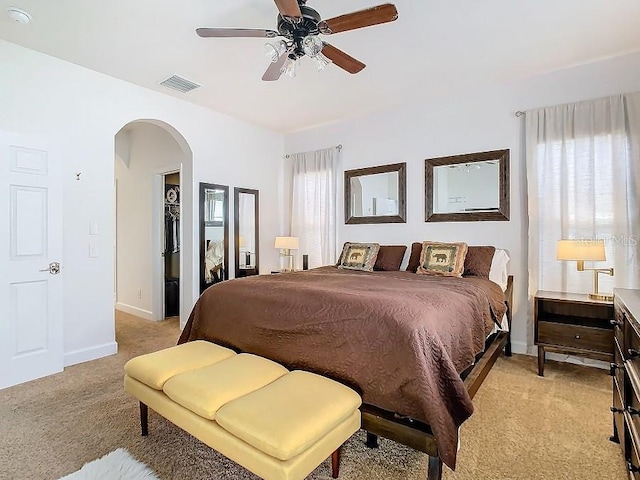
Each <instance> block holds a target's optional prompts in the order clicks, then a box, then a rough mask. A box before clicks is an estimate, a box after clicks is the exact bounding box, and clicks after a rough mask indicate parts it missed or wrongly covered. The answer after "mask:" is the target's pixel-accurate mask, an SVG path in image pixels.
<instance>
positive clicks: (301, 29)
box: [196, 0, 398, 81]
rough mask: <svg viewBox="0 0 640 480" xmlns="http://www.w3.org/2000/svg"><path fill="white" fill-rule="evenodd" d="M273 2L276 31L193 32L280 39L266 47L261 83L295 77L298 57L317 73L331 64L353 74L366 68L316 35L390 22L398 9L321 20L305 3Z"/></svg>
mask: <svg viewBox="0 0 640 480" xmlns="http://www.w3.org/2000/svg"><path fill="white" fill-rule="evenodd" d="M274 1H275V4H276V6H277V7H278V11H279V12H280V13H279V14H278V19H277V26H278V27H277V28H278V30H277V31H276V30H262V29H253V28H198V29H197V30H196V33H197V34H198V35H199V36H201V37H203V38H210V37H214V38H231V37H255V38H270V39H271V38H276V37H283V39H281V40H279V41H277V42H276V43H273V44H270V43H267V45H266V47H267V54H268V55H269V56H270V58H271V62H272V63H271V65H270V66H269V68H267V71H266V72H265V74H264V75H263V77H262V80H265V81H274V80H278V79H279V78H280V76H281V75H282V74H283V73H284V74H286V75H288V76H290V77H295V74H296V66H297V64H298V62H299V60H300V58H302V57H304V56H305V55H306V56H308V57H311V58H313V59H314V60H315V62H316V65H317V66H318V69H319V70H322V69H323V68H325V67H326V66H327V65H328V64H329V63H331V62H333V63H334V64H335V65H337V66H338V67H340V68H342V69H343V70H346V71H347V72H349V73H352V74H353V73H358V72H360V71H362V69H364V68H365V66H366V65H365V64H364V63H362V62H360V61H359V60H356V59H355V58H353V57H351V56H350V55H347V54H346V53H345V52H343V51H342V50H340V49H338V48H336V47H334V46H333V45H330V44H328V43H327V42H325V41H323V40H321V39H320V38H319V35H320V34H323V35H332V34H334V33H340V32H346V31H349V30H356V29H358V28H364V27H370V26H373V25H379V24H381V23H388V22H393V21H394V20H396V19H397V18H398V10H397V9H396V7H395V5H392V4H390V3H386V4H384V5H378V6H377V7H372V8H368V9H366V10H361V11H358V12H353V13H348V14H346V15H340V16H339V17H334V18H331V19H329V20H322V17H321V16H320V14H319V13H318V12H316V11H315V10H314V9H313V8H311V7H307V5H306V3H307V0H274Z"/></svg>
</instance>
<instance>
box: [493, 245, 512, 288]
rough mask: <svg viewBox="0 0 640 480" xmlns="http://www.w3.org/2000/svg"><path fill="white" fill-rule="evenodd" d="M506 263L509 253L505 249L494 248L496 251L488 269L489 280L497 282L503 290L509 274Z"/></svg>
mask: <svg viewBox="0 0 640 480" xmlns="http://www.w3.org/2000/svg"><path fill="white" fill-rule="evenodd" d="M507 263H509V255H507V252H506V250H502V249H499V248H496V252H495V253H494V254H493V258H492V259H491V268H490V269H489V280H491V281H492V282H495V283H497V284H498V285H500V288H502V291H504V290H505V289H506V288H507V281H508V278H509V274H508V273H507Z"/></svg>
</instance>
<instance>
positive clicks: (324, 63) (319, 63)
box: [313, 52, 333, 72]
mask: <svg viewBox="0 0 640 480" xmlns="http://www.w3.org/2000/svg"><path fill="white" fill-rule="evenodd" d="M313 60H314V61H315V62H316V68H317V69H318V71H319V72H321V71H322V70H324V69H325V68H327V67H328V66H329V64H330V63H333V62H332V61H331V60H329V59H328V58H327V57H325V56H324V55H323V54H322V52H320V53H319V54H317V55H316V56H315V57H313Z"/></svg>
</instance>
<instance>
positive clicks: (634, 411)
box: [627, 406, 640, 415]
mask: <svg viewBox="0 0 640 480" xmlns="http://www.w3.org/2000/svg"><path fill="white" fill-rule="evenodd" d="M627 412H628V413H629V415H640V410H638V409H637V408H633V407H631V406H629V407H627Z"/></svg>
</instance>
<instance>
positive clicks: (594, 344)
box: [538, 321, 613, 353]
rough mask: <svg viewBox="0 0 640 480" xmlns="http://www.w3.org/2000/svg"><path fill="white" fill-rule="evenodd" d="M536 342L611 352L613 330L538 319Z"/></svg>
mask: <svg viewBox="0 0 640 480" xmlns="http://www.w3.org/2000/svg"><path fill="white" fill-rule="evenodd" d="M538 343H542V344H546V345H560V346H564V347H571V348H578V349H583V350H593V351H596V352H605V353H613V332H612V331H611V330H608V329H604V328H593V327H583V326H580V325H569V324H564V323H552V322H542V321H540V322H538Z"/></svg>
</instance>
